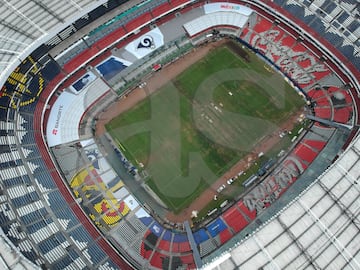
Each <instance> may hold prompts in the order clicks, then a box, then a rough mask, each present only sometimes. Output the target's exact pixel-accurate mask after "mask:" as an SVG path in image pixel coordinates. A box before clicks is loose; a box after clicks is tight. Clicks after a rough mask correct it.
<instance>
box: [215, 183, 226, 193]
mask: <svg viewBox="0 0 360 270" xmlns="http://www.w3.org/2000/svg"><path fill="white" fill-rule="evenodd" d="M225 188H226V186H225V185H224V184H223V185H221V186H220V187H219V188H218V189H217V190H216V191H217V192H218V193H220V192H221V191H223V190H224V189H225Z"/></svg>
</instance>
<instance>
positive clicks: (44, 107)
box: [0, 0, 360, 269]
mask: <svg viewBox="0 0 360 270" xmlns="http://www.w3.org/2000/svg"><path fill="white" fill-rule="evenodd" d="M1 2H2V5H1V7H0V8H1V13H0V14H1V15H0V17H1V23H0V25H1V26H0V44H1V47H0V74H1V75H0V84H1V87H2V88H1V92H0V139H1V140H0V147H1V152H0V156H1V159H0V180H1V182H0V186H1V194H0V195H1V196H0V198H1V202H0V221H1V225H0V226H1V229H2V234H1V235H2V237H1V241H2V242H3V244H1V264H2V266H3V268H4V269H6V268H8V269H40V268H41V267H42V268H49V269H84V268H89V269H93V268H96V269H119V268H121V269H122V268H124V269H131V268H135V269H137V268H139V269H140V268H142V269H157V268H163V267H165V268H166V269H173V268H174V269H175V268H176V267H177V268H178V269H186V268H196V267H204V268H207V269H238V268H240V269H242V268H244V269H360V246H359V243H360V233H359V232H360V220H359V213H360V200H359V195H360V186H359V181H360V179H359V177H360V173H359V172H360V160H359V159H360V141H359V138H358V125H359V119H360V118H359V116H358V106H359V104H360V103H359V93H360V84H359V81H358V78H359V77H360V22H359V17H360V4H359V3H358V1H356V0H345V1H336V0H331V1H325V0H313V1H309V0H272V1H270V0H269V1H206V2H205V1H186V0H174V1H171V0H169V1H166V0H159V1H156V0H145V1H124V0H109V1H105V0H103V1H88V0H74V1H56V2H54V1H9V0H2V1H1ZM223 2H224V3H223ZM179 21H180V22H179ZM175 22H176V23H177V24H175ZM161 25H165V26H163V27H160V26H161ZM166 25H168V26H166ZM169 25H170V26H169ZM175 25H180V27H178V28H172V29H176V30H178V31H179V33H178V34H174V32H176V31H169V33H168V32H167V28H166V27H175ZM213 29H217V30H218V31H219V32H220V33H223V34H224V35H231V36H233V37H236V38H238V39H239V40H240V41H241V42H243V44H244V45H246V46H249V48H253V49H255V51H256V52H257V53H259V54H261V55H262V56H263V57H265V58H266V59H267V61H269V62H270V63H272V64H274V65H275V66H277V67H278V68H279V69H280V70H281V71H282V72H283V73H286V74H287V79H289V80H290V81H291V82H292V83H293V84H294V87H296V88H298V89H300V88H301V89H303V91H304V92H305V93H306V94H307V95H308V96H311V97H312V98H313V100H315V101H316V106H315V107H314V115H315V116H316V117H317V119H318V120H320V121H321V119H326V120H327V121H329V122H327V123H329V124H332V123H333V124H334V123H335V124H334V125H333V126H330V127H328V128H326V129H325V128H324V126H323V125H314V128H313V129H312V130H311V132H309V133H307V135H306V136H305V137H304V140H305V142H304V141H302V142H301V143H300V144H299V145H298V146H297V148H296V149H294V152H292V156H291V158H289V159H287V160H285V161H284V163H283V164H284V165H283V166H282V167H279V169H278V171H277V174H276V175H274V176H273V178H271V179H280V178H281V179H282V180H284V181H286V183H289V182H291V186H290V185H289V187H287V186H286V188H284V189H282V190H280V191H279V190H275V191H274V194H276V198H277V200H275V201H271V202H269V201H268V198H267V197H266V200H262V199H261V198H258V199H257V200H256V201H255V202H254V201H252V200H250V199H249V200H246V201H245V200H244V201H242V202H240V203H239V204H237V206H236V209H235V210H234V209H228V210H227V211H226V212H225V213H224V214H223V215H221V216H220V217H217V218H216V219H215V220H214V222H212V223H210V224H207V225H206V227H204V229H200V230H197V231H196V232H194V233H192V232H191V231H189V230H188V231H187V232H184V233H183V234H180V233H179V234H178V233H177V232H176V231H172V230H169V229H167V228H166V227H165V226H163V225H161V224H158V223H157V221H156V220H155V219H153V217H151V215H149V209H145V208H143V207H142V203H141V202H140V203H139V202H135V201H136V200H135V199H134V197H132V195H131V194H129V192H128V191H127V190H126V189H124V188H123V186H121V187H119V185H120V184H119V183H120V181H118V178H117V172H113V171H112V170H111V169H110V168H109V166H110V165H109V164H107V163H106V161H104V159H103V158H102V157H101V154H99V153H98V148H97V146H96V144H95V143H94V141H93V140H92V137H91V136H88V134H92V133H91V132H89V129H91V125H90V127H89V126H85V127H82V126H81V127H79V123H80V121H82V120H84V119H83V118H84V115H86V117H88V118H89V119H90V120H89V121H88V122H89V123H91V122H92V121H91V115H94V114H96V106H94V107H91V106H92V105H93V104H94V103H96V102H98V101H99V100H105V102H106V100H108V101H109V102H111V101H112V100H113V99H112V97H111V93H110V92H111V91H109V88H111V87H112V88H120V87H122V86H124V85H125V86H126V82H127V80H126V78H127V76H130V75H129V74H130V72H132V73H131V74H134V73H136V72H137V69H136V68H137V67H141V66H145V65H148V66H150V67H151V66H152V64H153V63H152V62H151V61H150V60H149V59H152V58H154V60H153V61H156V60H157V57H160V56H157V55H152V54H151V53H150V52H149V53H141V50H137V49H138V48H147V49H149V50H150V49H151V50H154V48H155V49H156V48H162V49H163V51H162V53H166V52H167V51H169V50H172V49H173V48H175V47H179V44H180V45H183V44H189V43H198V42H202V41H204V40H206V38H208V37H209V34H212V33H213V31H212V30H213ZM149 36H150V37H151V39H152V40H151V41H150V44H151V45H152V46H148V45H147V44H149V43H148V41H147V40H146V39H149ZM174 41H175V42H174ZM135 42H136V44H140V45H137V47H136V48H135V49H134V48H132V47H131V46H132V45H133V44H135ZM139 42H140V43H139ZM164 45H165V47H166V46H167V47H166V48H165V49H164ZM139 46H140V47H139ZM284 54H285V55H286V56H287V59H282V58H281V57H282V56H283V55H284ZM119 55H120V56H121V57H119ZM305 55H306V56H305ZM150 56H151V57H150ZM304 56H305V57H304ZM104 61H110V62H111V63H112V64H111V65H112V67H115V68H119V73H121V72H122V71H126V72H125V73H121V76H120V77H117V75H116V74H109V73H106V72H108V71H106V70H105V68H104V67H103V66H101V65H102V64H103V63H104ZM293 62H296V63H297V64H296V65H295V66H292V65H293ZM297 69H301V70H302V71H303V72H301V73H299V72H297ZM127 71H129V72H128V73H127ZM94 74H95V75H96V74H97V76H95V77H93V76H94ZM98 74H102V77H104V80H103V79H99V77H98ZM105 74H107V76H108V77H106V76H105ZM119 78H120V79H119ZM104 81H105V82H106V83H104ZM92 86H94V87H95V88H91V87H92ZM109 86H111V87H109ZM65 88H68V89H70V90H71V91H72V93H71V91H68V92H66V94H65V95H63V93H62V91H61V90H62V89H65ZM84 89H86V91H90V92H89V93H91V95H85V91H84ZM93 89H96V90H98V91H94V90H93ZM319 89H320V90H319ZM91 91H93V92H91ZM64 93H65V92H64ZM75 97H76V100H75ZM72 98H74V99H72ZM79 101H80V102H81V103H82V104H84V107H83V108H81V109H80V110H79V111H76V112H75V111H74V110H75V109H74V108H75V107H77V106H76V104H79V103H78V102H79ZM61 102H62V103H61ZM90 107H91V110H89V108H90ZM77 109H78V108H77ZM69 112H74V114H72V115H71V116H70V115H68V116H67V117H66V116H65V117H64V114H68V113H69ZM86 117H85V118H86ZM73 119H75V120H73ZM56 136H61V139H58V137H56ZM68 153H71V155H70V154H68ZM76 155H79V156H81V157H82V158H81V159H79V158H78V156H76ZM94 156H95V160H96V162H94V160H93V157H94ZM72 158H74V159H73V160H72ZM78 160H82V161H83V163H81V164H77V167H69V164H68V163H71V162H72V161H74V162H78ZM89 161H91V162H90V163H89ZM79 167H86V170H84V174H87V175H91V174H94V175H100V176H101V178H102V179H106V176H108V175H110V174H111V176H109V179H110V180H111V181H113V182H116V184H114V186H112V185H111V184H110V183H112V182H111V181H110V180H109V182H106V181H105V180H104V185H105V187H107V188H109V187H110V185H111V187H112V188H113V187H114V194H115V195H116V196H121V198H122V200H121V202H119V205H116V211H115V212H116V213H114V212H112V208H111V206H108V205H107V204H106V203H104V201H103V200H99V201H97V199H98V198H99V197H100V195H99V194H100V193H101V192H100V193H96V198H95V199H91V202H92V203H93V205H92V204H88V203H87V204H85V203H84V201H85V199H84V198H85V197H86V196H85V197H76V194H75V192H74V190H75V191H78V192H81V189H73V190H71V188H73V186H75V184H74V183H76V181H79V182H80V180H79V179H82V178H81V177H82V176H81V173H78V172H75V169H78V168H79ZM65 168H67V169H65ZM101 168H106V169H103V171H101ZM289 168H292V169H291V170H290V169H289ZM294 171H296V173H295V172H294ZM85 178H86V177H85V176H84V178H83V179H85ZM90 178H91V177H90ZM74 179H75V180H74ZM86 179H88V178H86ZM289 179H291V180H289ZM84 181H85V180H84ZM269 181H270V180H269ZM277 183H278V182H277ZM72 185H73V186H72ZM121 185H123V184H122V183H121ZM115 186H116V187H117V188H118V187H119V188H118V189H115ZM267 186H270V184H268V185H267ZM82 187H84V184H82ZM97 187H99V188H101V186H100V185H97ZM120 190H121V192H120ZM124 190H126V192H127V193H126V192H125V191H124ZM285 190H287V191H286V192H287V193H286V194H287V196H281V197H280V195H281V191H285ZM92 191H93V190H92ZM96 191H98V190H96ZM85 195H88V196H90V198H91V196H93V195H94V193H91V194H90V193H86V192H85ZM115 195H114V196H115ZM116 196H115V197H114V199H116V198H118V197H116ZM274 196H275V195H274ZM111 204H116V203H113V202H111V203H110V205H111ZM270 204H271V207H270V206H269V205H270ZM97 205H99V207H100V209H102V210H103V209H104V208H105V210H104V213H102V212H101V213H100V214H99V215H98V216H96V215H95V214H96V213H95V214H94V213H93V212H91V210H89V208H91V207H93V208H94V209H97V208H96V207H97ZM245 206H246V207H245ZM101 207H103V208H101ZM259 207H260V208H261V209H266V208H267V210H266V211H263V212H262V213H261V215H256V214H254V213H255V212H256V211H257V213H259V211H260V210H259V209H260V208H259ZM89 213H92V215H90V214H89ZM233 217H236V221H234V219H233ZM240 217H243V220H242V221H241V222H243V223H242V224H240V223H239V221H238V220H240V219H239V218H240ZM95 224H96V225H95ZM247 225H248V226H247ZM185 227H186V226H185ZM215 228H216V229H215ZM218 228H222V229H221V231H219V232H218V231H217V230H219V229H218ZM130 232H131V233H130ZM134 239H135V240H134Z"/></svg>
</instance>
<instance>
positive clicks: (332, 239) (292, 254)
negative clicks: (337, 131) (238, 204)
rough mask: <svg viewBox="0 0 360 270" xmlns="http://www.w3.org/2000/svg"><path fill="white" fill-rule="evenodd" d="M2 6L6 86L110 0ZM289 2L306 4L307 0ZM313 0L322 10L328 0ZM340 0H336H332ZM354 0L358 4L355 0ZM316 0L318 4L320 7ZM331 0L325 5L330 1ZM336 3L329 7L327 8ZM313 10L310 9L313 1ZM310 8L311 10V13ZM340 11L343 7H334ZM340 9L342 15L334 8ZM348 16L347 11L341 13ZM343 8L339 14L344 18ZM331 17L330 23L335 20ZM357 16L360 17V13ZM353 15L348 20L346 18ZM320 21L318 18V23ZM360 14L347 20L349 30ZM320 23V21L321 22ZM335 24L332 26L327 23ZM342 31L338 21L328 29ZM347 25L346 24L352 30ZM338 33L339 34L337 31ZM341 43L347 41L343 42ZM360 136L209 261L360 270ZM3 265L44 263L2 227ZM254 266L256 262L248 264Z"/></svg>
mask: <svg viewBox="0 0 360 270" xmlns="http://www.w3.org/2000/svg"><path fill="white" fill-rule="evenodd" d="M0 2H1V5H0V86H2V85H3V84H4V82H5V80H6V79H7V77H8V76H9V75H10V73H11V72H12V71H13V70H14V69H15V68H16V67H17V66H18V65H19V64H20V63H21V61H22V60H23V59H24V58H26V57H27V56H28V55H29V54H30V53H31V52H32V51H33V50H35V49H36V48H37V47H39V46H40V45H41V44H43V43H44V42H46V41H48V40H49V39H51V38H52V37H53V36H54V35H56V34H57V33H58V32H60V31H61V30H63V29H64V28H66V27H67V26H69V25H70V24H71V23H72V22H74V21H75V20H76V19H78V18H81V17H82V16H84V15H85V14H87V13H88V12H89V11H91V10H93V9H95V8H96V7H98V6H100V5H102V4H104V3H106V2H107V0H97V1H92V0H60V1H51V0H43V1H40V0H33V1H28V0H18V1H11V0H1V1H0ZM275 2H283V3H285V2H289V3H291V4H292V5H294V6H303V5H302V4H301V5H300V4H299V3H303V2H304V1H302V0H299V1H295V0H292V1H282V0H281V1H280V0H278V1H275ZM305 2H314V3H315V4H316V9H318V8H319V7H320V6H322V5H323V4H324V2H327V1H323V0H315V1H305ZM330 2H331V3H337V2H338V1H337V2H336V1H330ZM356 2H357V1H350V0H347V1H343V5H344V6H345V7H347V8H348V9H349V14H350V13H351V14H353V15H354V16H352V17H355V14H356V16H359V11H358V8H359V4H358V3H357V6H356ZM353 3H355V4H353ZM315 4H314V5H313V6H312V7H313V8H314V9H315ZM324 5H325V4H324ZM326 7H328V8H330V4H329V6H324V9H323V10H325V8H326ZM309 10H310V8H309ZM309 10H307V12H310V11H309ZM334 10H336V9H334ZM334 16H335V15H334ZM341 16H342V15H341ZM341 16H340V15H339V16H338V17H337V19H338V20H340V17H341ZM329 18H330V17H327V16H326V18H325V20H324V21H325V22H326V23H324V24H325V25H327V24H328V22H327V20H328V19H329ZM357 18H358V17H357ZM347 21H349V19H348V20H346V19H345V22H344V23H346V22H347ZM315 22H316V23H317V21H316V20H315V19H313V23H314V25H315ZM356 23H358V21H357V22H356V21H355V23H353V21H351V22H348V23H347V29H348V30H349V31H350V30H351V29H352V28H351V26H354V25H355V24H356ZM316 25H317V26H318V27H320V26H321V23H320V24H316ZM327 26H328V25H327ZM327 29H328V30H329V29H330V30H329V31H328V32H329V33H328V34H329V35H330V34H333V35H334V37H336V38H339V37H337V36H336V35H337V33H338V31H337V30H338V29H335V28H334V24H332V25H330V26H329V27H328V28H327ZM359 31H360V27H358V28H356V29H355V30H354V31H353V32H352V33H350V34H349V35H348V36H347V38H346V39H344V40H342V41H341V42H342V44H343V46H342V47H343V48H342V49H343V50H345V49H346V48H347V47H349V44H350V45H353V44H355V45H353V47H354V49H353V50H352V51H351V54H352V55H353V57H354V58H356V59H358V58H359V56H360V49H359V48H360V40H359V36H360V32H359ZM345 33H346V31H344V35H345ZM335 34H336V35H335ZM339 44H340V41H339ZM359 177H360V138H358V139H356V140H355V141H354V142H353V143H352V144H351V145H350V146H349V147H348V149H347V150H346V151H345V152H344V153H343V154H342V155H341V157H340V158H339V159H338V161H337V162H336V163H335V164H333V165H332V166H331V167H330V168H329V169H328V170H327V171H326V172H324V174H323V175H322V176H321V177H320V178H319V179H318V180H317V181H315V182H314V183H313V184H312V185H311V186H310V187H309V188H308V189H307V190H306V191H304V192H303V193H302V194H301V195H299V196H298V197H297V198H296V200H294V201H292V202H291V203H290V204H289V205H288V206H287V207H286V208H285V209H284V210H282V211H281V212H279V213H278V214H277V215H276V216H274V217H273V218H272V219H271V220H269V221H268V222H266V224H264V225H263V226H262V227H261V228H259V229H258V230H257V231H255V232H254V233H253V234H252V235H249V237H247V238H246V239H245V240H244V241H242V242H241V243H239V244H238V246H237V247H235V248H234V249H232V250H230V251H228V252H226V253H225V254H223V256H222V257H220V258H219V259H217V260H216V261H213V262H211V263H209V264H208V266H207V268H209V269H227V268H236V267H240V268H244V269H248V268H255V267H256V268H260V267H262V268H263V269H282V268H285V267H288V268H289V269H292V266H293V268H304V269H305V268H306V269H311V268H320V269H323V268H326V267H327V266H329V264H331V266H333V267H334V268H338V269H340V268H344V269H345V268H348V269H360V252H359V250H360V248H359V242H360V234H359V231H360V230H359V228H360V219H359V216H360V202H359V199H358V198H359V196H360V180H359ZM0 235H1V237H0V254H1V256H0V265H1V268H2V269H6V268H8V269H37V267H36V266H34V265H33V264H32V263H31V262H30V261H28V260H27V259H25V258H24V257H23V256H22V255H21V254H20V253H19V252H17V251H16V249H15V247H14V246H13V245H12V243H11V242H10V241H9V240H8V239H7V238H6V237H4V236H3V235H2V234H0ZM249 266H251V267H249Z"/></svg>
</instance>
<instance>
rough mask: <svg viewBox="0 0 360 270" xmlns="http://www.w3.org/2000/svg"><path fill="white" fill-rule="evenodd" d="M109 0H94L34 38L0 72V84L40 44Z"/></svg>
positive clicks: (2, 83) (0, 84)
mask: <svg viewBox="0 0 360 270" xmlns="http://www.w3.org/2000/svg"><path fill="white" fill-rule="evenodd" d="M106 2H107V0H97V1H94V2H93V3H92V4H89V5H88V6H85V7H84V8H83V9H82V10H81V11H79V12H77V13H76V14H75V15H73V16H69V17H68V18H66V20H65V21H64V23H61V24H56V26H54V27H53V28H51V30H50V31H47V32H46V33H45V34H44V35H42V36H40V37H39V38H38V39H36V40H34V41H33V42H32V43H31V44H30V46H28V47H27V48H26V49H25V50H23V51H22V52H21V53H20V54H19V55H17V56H15V57H14V58H13V60H12V61H11V62H10V64H9V65H8V66H7V67H6V68H5V69H4V70H2V71H1V74H0V86H2V85H4V83H5V81H6V80H7V78H8V77H9V76H10V74H11V73H12V72H13V71H14V70H15V69H16V67H17V66H18V65H19V64H20V63H21V62H22V61H23V60H24V59H25V58H26V57H28V56H29V55H30V54H31V53H32V52H33V51H34V50H35V49H37V48H38V47H39V46H40V45H42V44H43V43H45V42H47V41H48V40H50V39H51V38H52V37H54V36H55V35H56V34H57V33H59V32H60V31H61V30H63V29H64V28H66V27H67V26H69V25H70V24H72V23H73V22H74V21H76V20H78V19H80V18H81V17H83V16H84V15H86V14H87V13H89V12H90V11H92V10H94V9H95V8H97V7H99V6H100V5H103V4H105V3H106Z"/></svg>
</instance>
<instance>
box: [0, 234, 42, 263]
mask: <svg viewBox="0 0 360 270" xmlns="http://www.w3.org/2000/svg"><path fill="white" fill-rule="evenodd" d="M0 254H1V256H0V268H1V269H9V270H10V269H15V270H22V269H26V270H40V269H41V268H40V267H39V266H36V265H35V264H33V263H32V262H31V261H30V260H28V259H27V258H25V257H24V255H22V254H21V252H20V251H19V250H18V249H17V248H16V247H15V246H14V244H13V243H12V242H11V241H10V240H9V239H8V238H7V236H6V235H5V234H4V232H3V230H2V229H1V228H0Z"/></svg>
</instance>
